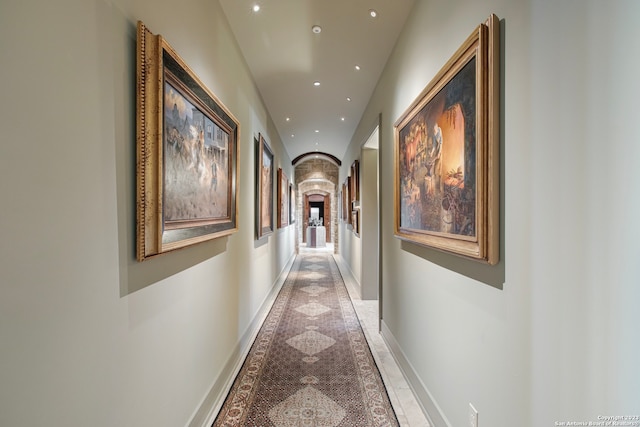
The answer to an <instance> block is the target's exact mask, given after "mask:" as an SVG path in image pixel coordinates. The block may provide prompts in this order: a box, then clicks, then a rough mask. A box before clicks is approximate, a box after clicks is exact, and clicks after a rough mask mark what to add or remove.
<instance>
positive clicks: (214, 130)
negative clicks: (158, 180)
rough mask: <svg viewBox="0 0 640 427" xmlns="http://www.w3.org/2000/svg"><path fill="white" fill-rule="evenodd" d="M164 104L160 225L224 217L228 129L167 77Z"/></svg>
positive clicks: (226, 205) (170, 226)
mask: <svg viewBox="0 0 640 427" xmlns="http://www.w3.org/2000/svg"><path fill="white" fill-rule="evenodd" d="M164 106H165V111H164V128H165V133H164V134H165V141H164V148H165V156H164V160H165V165H164V167H165V178H164V213H165V221H166V227H167V228H173V227H176V226H179V225H180V224H182V223H183V222H184V221H190V220H195V219H209V218H218V217H221V216H224V215H226V213H227V207H228V202H229V201H228V194H227V184H228V175H229V152H228V151H229V133H227V132H226V131H225V130H224V129H222V128H220V127H219V126H218V125H217V124H216V123H214V122H213V120H211V119H210V118H209V117H208V116H207V115H205V114H204V113H203V111H202V110H201V109H200V108H198V107H196V106H195V105H194V104H193V103H192V102H191V101H190V100H189V99H187V98H186V97H185V96H184V95H183V94H181V93H180V92H178V91H177V90H176V89H175V88H174V86H173V85H172V84H171V83H170V82H169V81H167V82H166V83H165V102H164Z"/></svg>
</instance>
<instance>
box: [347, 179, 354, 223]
mask: <svg viewBox="0 0 640 427" xmlns="http://www.w3.org/2000/svg"><path fill="white" fill-rule="evenodd" d="M352 185H353V184H352V178H351V176H348V177H347V181H346V183H345V187H346V189H347V194H346V195H345V202H346V204H347V206H346V211H345V217H346V218H345V219H346V220H347V224H352V217H351V209H352V203H351V200H352V194H353V188H352V187H351V186H352Z"/></svg>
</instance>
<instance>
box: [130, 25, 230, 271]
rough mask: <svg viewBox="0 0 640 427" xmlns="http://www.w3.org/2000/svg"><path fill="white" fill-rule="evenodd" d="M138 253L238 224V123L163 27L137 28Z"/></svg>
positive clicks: (213, 235)
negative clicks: (167, 37)
mask: <svg viewBox="0 0 640 427" xmlns="http://www.w3.org/2000/svg"><path fill="white" fill-rule="evenodd" d="M137 31H138V32H137V100H136V103H137V105H136V107H137V113H136V114H137V117H136V121H137V129H136V133H137V147H136V150H137V195H136V197H137V201H136V215H137V230H136V234H137V250H136V252H137V259H138V260H139V261H143V260H145V259H147V258H149V257H152V256H155V255H159V254H162V253H165V252H168V251H171V250H174V249H178V248H182V247H185V246H189V245H192V244H195V243H199V242H202V241H206V240H210V239H215V238H218V237H222V236H227V235H229V234H231V233H234V232H236V231H237V230H238V223H237V212H238V206H237V203H238V194H237V192H238V186H237V179H238V178H237V177H238V138H239V133H240V125H239V123H238V121H237V120H236V119H235V118H234V117H233V115H232V114H231V112H230V111H229V110H227V109H226V108H225V107H224V105H223V104H222V103H221V102H220V101H219V100H218V99H217V98H216V97H215V95H214V94H213V93H212V92H211V91H210V90H209V89H207V87H206V86H205V85H204V84H203V83H202V82H201V81H200V79H199V78H198V77H197V76H196V75H195V74H194V72H193V71H192V70H191V69H190V68H189V66H188V65H187V64H186V63H185V62H184V61H183V60H182V58H180V56H179V55H178V54H177V53H176V52H175V51H174V50H173V49H172V48H171V46H169V44H168V43H167V42H166V41H165V40H164V39H163V38H162V36H160V35H154V34H152V33H151V32H150V31H149V30H148V29H147V27H146V26H145V25H144V24H143V23H142V22H138V30H137Z"/></svg>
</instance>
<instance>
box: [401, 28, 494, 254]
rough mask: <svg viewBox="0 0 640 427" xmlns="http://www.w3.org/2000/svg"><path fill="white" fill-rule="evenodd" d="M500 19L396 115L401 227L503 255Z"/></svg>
mask: <svg viewBox="0 0 640 427" xmlns="http://www.w3.org/2000/svg"><path fill="white" fill-rule="evenodd" d="M499 52H500V49H499V21H498V18H497V17H496V16H495V15H492V16H491V17H490V18H489V19H488V21H486V22H485V23H483V24H481V25H479V26H478V27H477V28H476V29H475V30H474V31H473V32H472V33H471V35H470V36H469V37H468V38H467V40H466V41H465V42H464V43H463V44H462V46H460V48H459V49H458V50H457V52H456V53H455V54H454V55H453V56H452V57H451V59H449V61H448V62H447V63H446V64H445V65H444V67H443V68H442V69H441V70H440V71H439V72H438V74H437V75H436V76H435V77H434V78H433V80H431V82H430V83H429V84H428V85H427V87H426V88H425V89H424V90H423V92H422V93H421V94H420V95H419V96H418V97H417V98H416V100H415V101H414V102H413V103H412V105H411V106H410V107H409V108H408V109H407V110H406V111H405V113H403V114H402V116H401V117H400V118H399V119H398V120H397V121H396V123H395V125H394V128H395V131H394V134H395V138H394V151H395V160H394V163H395V164H394V166H395V184H394V202H395V203H394V205H395V206H394V208H395V215H394V217H395V235H396V236H397V237H399V238H400V239H404V240H407V241H411V242H414V243H417V244H421V245H425V246H429V247H433V248H436V249H439V250H443V251H446V252H450V253H454V254H457V255H461V256H464V257H468V258H471V259H474V260H479V261H483V262H486V263H489V264H496V263H497V262H498V258H499V250H498V246H499V192H500V184H499V150H500V148H499V127H500V124H499V105H498V100H499V86H500V84H499Z"/></svg>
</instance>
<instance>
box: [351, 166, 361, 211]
mask: <svg viewBox="0 0 640 427" xmlns="http://www.w3.org/2000/svg"><path fill="white" fill-rule="evenodd" d="M359 200H360V161H359V160H354V161H353V163H352V164H351V205H352V207H354V204H355V203H356V202H358V201H359Z"/></svg>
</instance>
